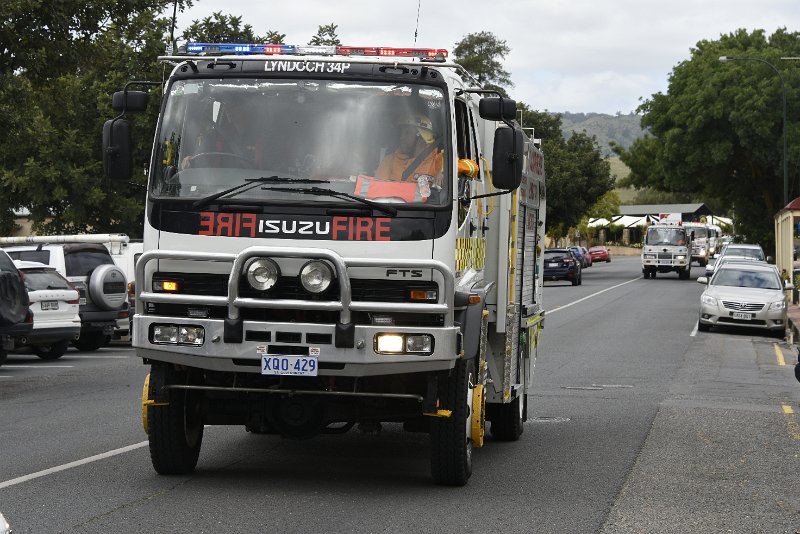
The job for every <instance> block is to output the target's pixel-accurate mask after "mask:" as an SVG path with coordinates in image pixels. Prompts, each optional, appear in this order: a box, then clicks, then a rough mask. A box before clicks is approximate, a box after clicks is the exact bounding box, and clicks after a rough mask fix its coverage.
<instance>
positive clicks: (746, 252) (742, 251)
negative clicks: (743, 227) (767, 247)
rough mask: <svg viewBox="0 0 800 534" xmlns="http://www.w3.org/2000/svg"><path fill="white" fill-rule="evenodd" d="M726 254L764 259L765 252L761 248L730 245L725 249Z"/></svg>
mask: <svg viewBox="0 0 800 534" xmlns="http://www.w3.org/2000/svg"><path fill="white" fill-rule="evenodd" d="M725 255H726V256H739V257H742V258H753V259H755V260H761V261H764V253H763V252H762V251H761V249H760V248H749V247H730V246H729V247H728V248H726V249H725Z"/></svg>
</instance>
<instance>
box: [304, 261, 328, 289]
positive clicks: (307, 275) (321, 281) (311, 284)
mask: <svg viewBox="0 0 800 534" xmlns="http://www.w3.org/2000/svg"><path fill="white" fill-rule="evenodd" d="M332 280H333V271H332V270H331V268H330V267H329V266H328V264H327V263H325V262H324V261H319V260H312V261H310V262H308V263H306V264H305V265H303V268H302V269H300V283H301V284H303V287H304V288H305V290H306V291H308V292H309V293H322V292H323V291H325V290H326V289H328V288H329V287H330V285H331V281H332Z"/></svg>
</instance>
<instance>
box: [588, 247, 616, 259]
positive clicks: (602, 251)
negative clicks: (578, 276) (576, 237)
mask: <svg viewBox="0 0 800 534" xmlns="http://www.w3.org/2000/svg"><path fill="white" fill-rule="evenodd" d="M589 256H591V258H592V261H593V262H594V261H605V262H609V261H611V251H610V250H608V249H607V248H606V247H603V246H596V247H591V248H589Z"/></svg>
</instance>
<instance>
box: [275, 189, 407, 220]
mask: <svg viewBox="0 0 800 534" xmlns="http://www.w3.org/2000/svg"><path fill="white" fill-rule="evenodd" d="M262 189H265V190H267V191H287V192H289V193H303V194H306V195H322V196H331V197H339V198H349V199H350V200H355V201H356V202H361V203H362V204H364V205H365V206H369V207H370V208H373V209H376V210H379V211H382V212H383V213H385V214H387V215H389V216H391V217H394V216H395V215H397V208H393V207H392V206H387V205H385V204H381V203H380V202H373V201H372V200H367V199H366V198H361V197H357V196H355V195H351V194H350V193H343V192H341V191H336V190H334V189H325V188H323V187H300V188H291V187H262Z"/></svg>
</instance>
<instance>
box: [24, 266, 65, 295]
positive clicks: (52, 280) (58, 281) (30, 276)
mask: <svg viewBox="0 0 800 534" xmlns="http://www.w3.org/2000/svg"><path fill="white" fill-rule="evenodd" d="M25 287H27V288H28V291H39V290H42V289H72V288H71V287H70V285H69V282H67V280H66V279H65V278H64V277H63V276H61V275H60V274H58V273H57V272H55V271H54V270H52V269H35V270H29V269H26V270H25Z"/></svg>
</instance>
